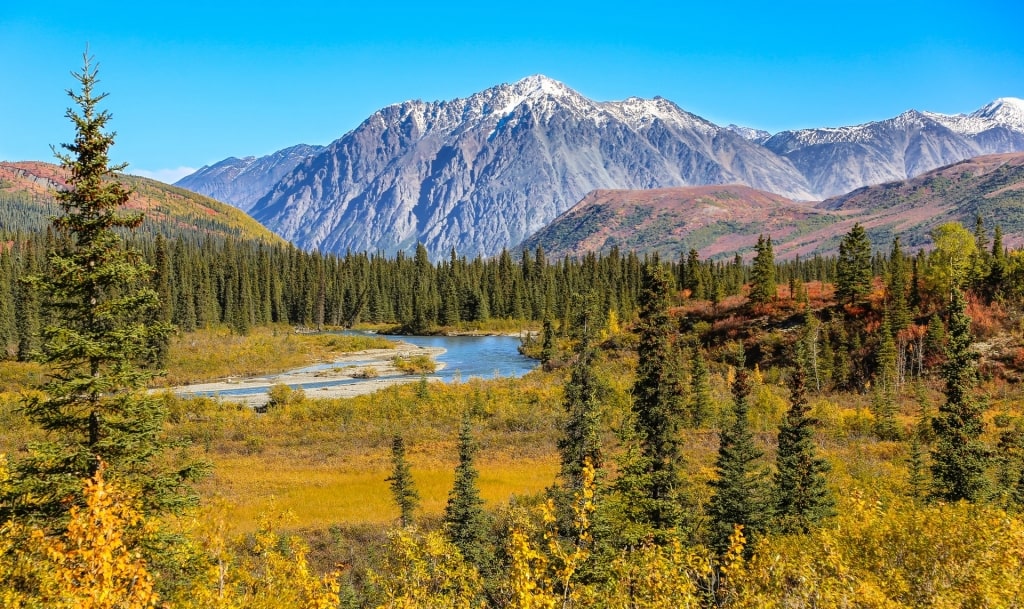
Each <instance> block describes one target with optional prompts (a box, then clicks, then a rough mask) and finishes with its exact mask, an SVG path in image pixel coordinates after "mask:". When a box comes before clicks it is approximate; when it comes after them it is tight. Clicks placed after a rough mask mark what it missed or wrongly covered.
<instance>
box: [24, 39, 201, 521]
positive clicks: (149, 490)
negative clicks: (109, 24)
mask: <svg viewBox="0 0 1024 609" xmlns="http://www.w3.org/2000/svg"><path fill="white" fill-rule="evenodd" d="M91 59H92V58H91V57H89V56H88V55H86V56H85V57H84V67H83V69H82V72H81V73H77V74H74V76H75V78H76V80H77V81H78V82H79V84H80V85H81V90H80V91H79V92H74V91H69V92H68V94H69V96H70V97H71V98H72V100H74V102H75V104H76V105H77V109H75V108H71V109H69V110H68V111H67V117H68V118H69V119H71V121H72V122H73V123H74V125H75V130H76V134H75V139H74V142H73V143H71V144H64V145H63V148H64V149H65V151H66V152H57V153H56V155H57V158H58V159H59V160H60V161H61V163H62V166H63V168H64V170H65V171H66V172H67V174H68V180H67V186H68V187H67V189H66V190H62V191H59V192H57V193H56V198H57V200H58V202H59V203H60V207H61V210H62V214H61V215H59V216H57V217H56V218H54V220H53V228H54V230H55V231H56V233H57V235H58V238H57V239H55V240H54V245H53V249H52V250H51V251H50V252H49V260H48V265H47V267H46V271H45V273H43V274H41V275H38V276H36V277H34V278H33V279H32V281H33V282H34V283H35V284H36V285H38V286H39V288H40V293H41V294H43V295H44V298H45V301H44V305H45V307H46V309H47V311H48V312H49V319H51V320H53V322H52V323H50V324H49V325H46V326H44V328H43V332H42V346H41V360H42V361H43V363H45V364H46V365H47V366H48V368H49V370H50V371H51V372H50V375H51V376H50V379H49V381H48V382H47V383H46V385H45V387H44V389H45V397H32V398H29V399H28V400H27V401H26V403H25V405H24V412H25V414H26V415H27V416H28V418H29V419H30V420H31V421H32V422H33V423H35V424H37V425H39V426H41V427H42V428H43V429H44V430H45V431H46V432H48V435H47V439H46V440H44V441H42V442H40V443H39V444H35V445H33V446H32V447H31V451H30V455H29V457H27V458H26V459H25V460H24V461H22V462H21V463H19V464H18V465H17V472H16V474H17V478H18V485H17V486H18V489H17V492H18V497H17V498H16V499H15V501H14V502H13V505H14V507H15V509H16V510H19V511H23V512H29V513H34V514H36V515H39V516H41V517H43V518H47V517H50V518H56V519H59V518H61V517H62V516H63V515H64V514H66V510H67V502H68V501H69V500H70V501H73V502H74V501H80V500H81V480H82V479H83V478H88V477H91V476H92V475H94V474H95V473H96V471H97V470H98V468H99V467H100V464H101V463H105V464H106V477H107V479H108V480H112V481H116V482H117V484H118V485H119V486H120V487H121V488H124V489H126V490H128V491H130V492H133V493H137V494H138V497H139V500H140V501H141V508H142V510H143V513H144V514H147V515H149V514H156V513H162V512H165V511H168V510H173V509H176V508H178V507H181V506H182V505H183V504H185V503H188V502H189V501H190V500H191V498H192V496H191V494H190V489H189V488H188V482H189V481H190V480H191V479H192V477H193V476H194V475H195V474H198V473H200V472H201V471H202V468H200V467H191V466H187V467H184V468H182V469H180V470H179V471H170V470H169V469H168V467H167V465H166V459H165V458H164V457H163V456H162V453H163V451H164V449H165V448H166V447H167V444H166V443H165V442H164V441H163V440H162V439H161V427H162V424H163V421H164V418H165V411H164V408H163V406H162V404H163V402H162V400H160V399H159V398H158V397H156V396H150V395H148V394H147V393H146V391H145V388H146V384H147V382H148V381H149V379H150V378H151V377H152V376H153V374H154V371H153V370H152V369H148V368H145V367H143V365H144V364H145V363H146V362H151V361H153V345H154V344H156V343H157V342H159V340H161V338H162V337H163V335H165V334H166V333H167V332H168V330H169V329H168V327H167V326H166V324H160V323H151V322H150V321H151V319H152V312H153V311H155V310H157V309H158V307H159V302H158V298H157V294H156V292H155V291H154V290H153V289H151V288H150V287H149V286H148V283H149V279H150V276H151V274H152V269H151V268H150V267H149V266H148V265H146V264H145V263H144V261H143V259H142V255H141V254H140V253H139V252H138V251H136V250H134V249H131V248H129V247H127V246H126V245H125V244H124V243H123V240H122V239H121V238H120V237H119V236H118V234H117V232H116V230H117V229H125V230H131V229H134V228H136V227H138V226H139V224H140V223H141V222H142V220H143V217H142V215H141V214H124V213H123V212H122V209H123V206H124V205H125V203H127V201H128V197H129V192H128V191H127V190H126V189H125V188H124V187H123V186H122V185H121V183H120V182H119V181H118V180H117V176H116V172H117V171H119V170H120V169H122V168H123V167H124V166H123V165H115V166H111V165H110V161H109V157H108V151H109V149H110V146H111V145H112V144H113V142H114V136H113V134H112V133H105V132H104V129H105V128H106V124H107V122H108V121H109V119H110V114H109V113H108V112H107V111H106V110H103V111H99V110H98V107H97V106H98V104H99V102H100V101H101V100H103V99H104V97H106V95H105V94H99V95H97V94H96V93H95V91H94V87H95V85H96V84H97V82H98V81H97V75H96V69H95V68H94V67H93V66H92V64H91Z"/></svg>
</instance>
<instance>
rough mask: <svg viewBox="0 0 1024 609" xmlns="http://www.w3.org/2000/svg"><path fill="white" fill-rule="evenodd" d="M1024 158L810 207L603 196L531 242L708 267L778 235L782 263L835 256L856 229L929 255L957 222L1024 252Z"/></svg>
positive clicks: (755, 195)
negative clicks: (991, 231)
mask: <svg viewBox="0 0 1024 609" xmlns="http://www.w3.org/2000/svg"><path fill="white" fill-rule="evenodd" d="M1021 209H1024V154H1022V153H1014V154H999V155H989V156H984V157H978V158H975V159H971V160H968V161H963V162H960V163H955V164H953V165H950V166H947V167H943V168H940V169H937V170H934V171H930V172H928V173H926V174H924V175H922V176H919V177H917V178H914V179H911V180H902V181H896V182H890V183H888V184H883V185H880V186H869V187H864V188H861V189H858V190H856V191H854V192H852V193H850V194H848V195H845V196H843V197H837V198H834V199H829V200H827V201H824V202H822V203H819V204H818V205H816V206H814V207H811V206H809V205H807V204H803V203H797V202H794V201H791V200H789V199H786V198H785V197H780V196H778V195H773V194H770V193H766V192H762V191H758V190H754V189H752V188H748V187H746V186H738V185H729V186H701V187H692V188H667V189H659V190H646V191H638V190H599V191H594V192H592V193H590V194H589V195H587V196H586V197H584V198H583V200H581V201H580V202H579V203H578V204H576V205H575V206H573V207H572V209H570V210H569V211H567V212H566V213H564V214H562V215H561V216H559V217H558V218H556V219H555V221H554V222H552V223H551V224H550V225H548V226H547V227H545V228H544V229H542V230H540V231H538V232H537V233H536V234H534V235H533V236H531V237H530V238H529V239H527V240H525V241H524V242H523V247H524V248H529V249H533V248H535V247H537V246H538V245H540V246H542V247H543V248H544V250H545V252H547V253H548V254H549V255H551V256H553V257H556V258H557V257H562V256H566V255H572V254H578V253H584V252H603V251H608V250H609V249H611V248H612V247H614V246H617V247H619V248H620V249H623V250H629V249H632V250H636V251H638V252H641V253H649V252H655V251H656V252H660V253H661V254H663V255H666V256H670V257H673V258H674V257H677V256H678V255H679V254H680V253H683V252H686V251H688V250H689V249H690V248H694V249H696V250H697V251H698V252H699V253H700V254H701V256H702V257H715V256H731V255H732V254H733V252H739V253H741V254H747V253H750V252H751V251H752V249H753V245H754V243H756V241H757V236H758V235H759V234H770V235H771V237H772V241H773V243H774V246H775V253H776V255H777V256H779V257H781V258H788V257H792V256H794V255H796V254H799V255H801V256H806V255H810V254H814V253H822V254H830V253H835V252H836V250H837V248H838V245H839V239H840V238H841V237H842V235H844V234H846V233H847V232H848V231H849V230H850V227H851V226H853V224H854V223H855V222H859V223H860V224H862V225H863V226H864V227H865V228H866V229H867V232H868V235H869V236H870V237H871V240H872V243H873V245H874V247H875V248H877V249H885V248H887V247H888V244H889V243H890V241H891V240H892V238H893V236H894V235H895V234H897V233H899V235H900V237H901V239H902V240H903V243H904V245H905V246H907V247H911V248H917V247H925V248H927V247H929V245H930V237H929V232H930V231H931V230H932V229H933V228H935V227H936V226H938V225H940V224H942V223H944V222H950V221H954V220H955V221H958V222H960V223H961V224H963V225H965V226H973V225H974V221H975V217H976V216H977V214H981V216H982V218H983V219H984V221H985V222H986V225H987V226H989V227H990V228H991V227H994V226H995V224H997V223H998V224H999V225H1000V227H1001V228H1002V230H1003V232H1004V235H1005V237H1004V242H1005V243H1006V244H1007V245H1010V246H1014V245H1018V244H1021V243H1024V214H1021V213H1020V210H1021Z"/></svg>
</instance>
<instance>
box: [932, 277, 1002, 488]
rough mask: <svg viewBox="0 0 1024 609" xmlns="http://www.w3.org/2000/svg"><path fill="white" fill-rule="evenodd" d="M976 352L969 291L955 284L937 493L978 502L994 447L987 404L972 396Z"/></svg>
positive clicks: (938, 431) (938, 425) (939, 420)
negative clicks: (987, 437) (987, 441)
mask: <svg viewBox="0 0 1024 609" xmlns="http://www.w3.org/2000/svg"><path fill="white" fill-rule="evenodd" d="M974 359H975V356H974V354H973V353H971V318H970V317H968V316H967V313H966V303H965V301H964V295H963V293H962V292H961V291H960V290H959V289H953V300H952V302H951V303H950V305H949V340H948V343H947V346H946V363H945V364H944V365H943V367H942V374H943V377H944V378H945V381H946V388H945V394H946V401H945V403H944V404H943V405H942V406H940V407H939V413H938V416H936V417H935V418H934V419H932V426H933V428H934V429H935V448H934V449H933V451H932V468H931V469H932V481H933V487H934V488H933V490H932V493H933V495H934V496H935V497H937V498H939V499H944V500H946V501H958V500H960V499H965V500H967V501H977V500H978V499H981V498H982V497H983V495H984V493H985V490H986V487H987V483H986V480H985V469H986V467H987V466H988V461H989V450H988V448H987V447H986V446H985V445H984V444H983V443H982V441H981V434H982V432H983V431H984V421H983V420H982V415H983V409H982V407H981V404H980V402H979V401H978V400H977V399H976V398H975V397H974V396H973V395H972V393H973V389H974V385H975V383H976V381H977V369H976V366H975V361H974Z"/></svg>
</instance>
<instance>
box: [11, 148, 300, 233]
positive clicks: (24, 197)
mask: <svg viewBox="0 0 1024 609" xmlns="http://www.w3.org/2000/svg"><path fill="white" fill-rule="evenodd" d="M120 179H121V181H122V182H124V184H125V185H126V186H127V187H128V188H129V189H130V190H131V191H132V195H131V198H130V199H129V201H128V204H127V208H128V210H129V211H135V212H139V211H141V212H145V214H146V220H145V222H143V225H142V231H143V232H146V233H152V232H159V233H162V234H164V235H166V236H168V237H172V238H173V237H175V236H178V235H183V236H213V237H234V238H239V239H254V240H261V241H265V242H267V243H282V242H283V241H282V239H281V238H280V237H278V236H277V235H275V234H274V233H272V232H270V231H269V230H268V229H267V228H266V227H264V226H262V225H261V224H260V223H259V222H256V221H255V220H253V219H252V218H251V217H249V216H248V215H246V214H245V213H244V212H242V211H241V210H239V209H236V208H235V207H233V206H231V205H228V204H226V203H223V202H221V201H216V200H214V199H211V198H209V197H205V196H202V195H199V194H196V193H194V192H192V191H189V190H185V189H183V188H178V187H176V186H169V185H167V184H164V183H163V182H158V181H156V180H150V179H148V178H142V177H137V176H130V175H122V176H120ZM65 184H66V175H65V173H64V170H63V169H61V168H60V167H59V166H57V165H54V164H52V163H42V162H34V161H30V162H19V163H6V162H0V230H2V231H17V230H22V231H26V230H38V229H43V228H45V227H46V226H47V225H49V222H50V216H52V215H54V214H56V213H57V212H58V207H57V203H56V200H55V199H54V197H53V194H54V191H56V190H60V189H62V188H64V187H65Z"/></svg>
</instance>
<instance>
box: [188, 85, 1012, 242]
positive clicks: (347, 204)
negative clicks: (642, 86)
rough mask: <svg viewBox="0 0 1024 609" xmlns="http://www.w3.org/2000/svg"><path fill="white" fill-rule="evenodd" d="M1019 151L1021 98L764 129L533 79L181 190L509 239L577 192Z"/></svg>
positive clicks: (897, 166) (814, 180)
mask: <svg viewBox="0 0 1024 609" xmlns="http://www.w3.org/2000/svg"><path fill="white" fill-rule="evenodd" d="M1015 151H1024V101H1022V100H1019V99H1014V98H1005V99H1000V100H996V101H995V102H993V103H991V104H989V105H987V106H985V107H984V108H981V109H979V110H978V111H976V112H973V113H971V114H960V115H944V114H936V113H930V112H917V111H914V110H911V111H908V112H905V113H903V114H901V115H899V116H897V117H895V118H892V119H888V120H884V121H879V122H873V123H867V124H864V125H857V126H853V127H840V128H832V129H806V130H800V131H785V132H781V133H778V134H775V135H774V136H770V135H769V134H767V133H766V132H763V131H758V130H755V129H750V128H746V127H737V126H735V125H730V126H729V127H725V128H723V127H718V126H717V125H715V124H713V123H711V122H709V121H706V120H704V119H702V118H700V117H699V116H695V115H693V114H690V113H689V112H686V111H684V110H682V109H681V108H679V107H678V106H676V105H675V104H673V103H672V102H670V101H668V100H665V99H661V98H654V99H639V98H630V99H627V100H625V101H621V102H595V101H592V100H590V99H587V98H586V97H584V96H582V95H580V94H579V93H577V92H576V91H573V90H572V89H570V88H569V87H567V86H565V85H563V84H562V83H559V82H557V81H554V80H551V79H549V78H546V77H544V76H531V77H529V78H525V79H523V80H521V81H519V82H516V83H514V84H504V85H499V86H497V87H493V88H491V89H488V90H486V91H482V92H480V93H477V94H475V95H472V96H470V97H468V98H465V99H455V100H451V101H443V102H422V101H409V102H405V103H401V104H396V105H393V106H388V107H387V108H384V109H382V110H380V111H378V112H376V113H374V114H373V115H372V116H370V117H369V118H368V119H366V120H365V121H364V122H363V123H362V124H361V125H359V126H358V127H357V128H356V129H354V130H352V131H351V132H349V133H347V134H345V135H344V136H343V137H341V138H340V139H338V140H336V141H335V142H333V143H332V144H330V145H329V146H327V147H326V148H322V149H320V148H316V147H308V146H297V147H295V148H290V149H286V150H282V151H280V152H278V153H275V154H274V155H270V156H268V157H263V158H260V159H254V158H251V157H249V158H246V159H227V160H225V161H223V162H221V163H218V164H217V165H214V166H212V167H205V168H203V169H202V170H200V171H199V172H197V173H196V174H193V175H192V176H189V177H186V178H184V179H183V180H181V181H180V182H178V185H179V186H183V187H185V188H190V189H192V190H196V191H198V192H201V193H203V194H208V195H210V196H213V197H215V198H220V199H222V200H226V201H229V202H232V203H234V204H235V205H237V206H239V207H241V208H242V209H244V210H247V211H249V212H250V213H251V214H252V215H253V216H254V217H255V218H256V219H257V220H259V221H260V222H262V223H263V224H264V225H265V226H267V227H269V228H270V229H271V230H273V231H274V232H276V233H277V234H279V235H281V236H283V237H285V238H286V239H289V240H291V241H292V242H294V243H295V244H296V245H297V246H299V247H302V248H306V249H314V248H316V249H320V250H323V251H332V252H343V251H345V250H347V249H351V250H355V251H364V250H368V251H383V252H385V253H388V254H393V253H395V252H397V251H407V252H409V251H412V250H413V249H414V247H415V244H416V243H417V242H423V243H424V244H425V245H426V246H427V249H428V251H429V252H430V254H431V255H432V256H433V257H434V258H438V257H440V256H445V255H447V253H448V252H449V251H450V250H451V249H453V248H454V249H455V250H456V251H458V252H459V253H460V254H465V255H469V256H473V255H476V254H483V255H493V254H495V253H497V252H499V251H500V250H501V249H502V248H505V247H514V246H516V245H518V244H519V243H521V242H522V241H523V240H524V239H526V238H527V237H528V236H530V235H531V234H533V233H534V232H536V231H538V230H540V229H541V228H542V227H544V226H546V225H547V224H548V223H550V222H551V221H552V220H554V218H555V217H556V216H558V215H559V214H560V213H562V212H564V211H565V210H567V209H569V208H570V207H571V206H572V205H574V204H575V203H576V202H577V201H579V200H581V199H582V198H583V197H584V196H585V195H586V194H587V193H589V192H591V191H594V190H599V189H652V188H668V187H680V186H701V185H721V184H743V185H746V186H750V187H752V188H755V189H759V190H762V191H767V192H771V193H775V194H777V195H781V196H784V197H787V198H789V199H792V200H795V201H811V200H815V201H816V200H821V199H824V198H827V197H829V196H834V195H838V194H843V193H847V192H850V191H852V190H854V189H857V188H860V187H863V186H866V185H872V184H881V183H885V182H891V181H893V180H903V179H906V178H908V177H913V176H917V175H920V174H922V173H924V172H926V171H929V170H932V169H935V168H937V167H941V166H944V165H948V164H950V163H954V162H957V161H961V160H964V159H968V158H972V157H975V156H978V155H983V154H990V153H1000V152H1015Z"/></svg>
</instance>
